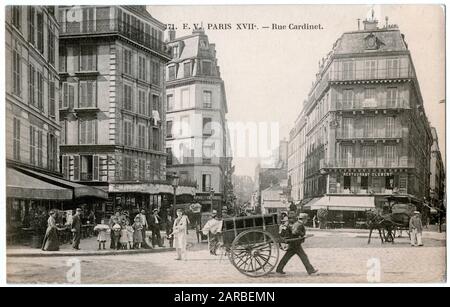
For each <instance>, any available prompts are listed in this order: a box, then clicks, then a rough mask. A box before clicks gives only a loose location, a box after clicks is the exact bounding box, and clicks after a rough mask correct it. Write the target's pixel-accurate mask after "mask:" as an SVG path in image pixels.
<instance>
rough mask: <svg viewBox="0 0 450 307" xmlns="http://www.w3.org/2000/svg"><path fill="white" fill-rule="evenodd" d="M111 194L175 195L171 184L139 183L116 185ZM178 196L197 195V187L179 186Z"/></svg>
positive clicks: (113, 186)
mask: <svg viewBox="0 0 450 307" xmlns="http://www.w3.org/2000/svg"><path fill="white" fill-rule="evenodd" d="M109 192H112V193H114V192H118V193H123V192H133V193H146V194H160V193H164V194H173V187H172V186H171V185H170V184H164V183H151V182H138V183H115V184H111V185H109ZM176 192H177V195H195V187H191V186H181V185H180V186H178V187H177V191H176Z"/></svg>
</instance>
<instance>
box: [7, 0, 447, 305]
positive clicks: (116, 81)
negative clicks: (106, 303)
mask: <svg viewBox="0 0 450 307" xmlns="http://www.w3.org/2000/svg"><path fill="white" fill-rule="evenodd" d="M54 4H55V5H52V6H49V5H45V6H42V5H34V6H33V5H30V6H25V5H17V4H14V3H10V4H9V5H5V6H4V11H5V18H4V22H5V25H4V26H3V27H2V28H3V29H4V40H5V41H4V55H5V68H4V69H5V74H4V76H5V80H4V83H3V84H4V93H5V101H4V102H5V109H4V119H5V121H4V123H5V128H6V129H5V143H4V144H2V145H3V146H5V157H4V158H5V160H4V161H5V162H6V163H5V164H4V165H5V166H4V168H5V181H4V184H3V185H4V186H5V194H6V195H3V203H5V206H3V207H4V208H5V215H6V231H5V234H4V236H5V237H4V239H5V241H6V246H7V247H6V252H5V253H6V272H5V273H6V283H7V284H8V285H22V284H35V285H42V284H153V285H159V284H231V285H233V284H256V283H263V284H285V283H289V284H305V283H315V284H335V283H336V284H341V283H358V284H364V283H378V284H386V283H427V284H443V283H446V282H447V261H446V257H447V254H446V247H447V243H446V237H447V233H446V230H447V227H446V207H447V206H446V196H447V195H446V182H445V178H446V170H445V163H446V152H445V150H446V144H445V139H446V133H445V132H446V131H445V111H446V97H445V60H446V54H445V41H446V37H445V22H446V19H445V17H446V16H445V7H444V6H443V5H439V4H420V5H419V4H401V5H400V4H395V5H394V4H391V5H387V4H386V5H384V4H375V5H373V4H361V5H356V4H354V5H342V4H335V5H330V4H327V5H325V4H318V5H300V4H296V5H294V4H290V5H275V4H273V5H267V4H266V5H257V4H252V5H189V6H184V5H152V4H151V3H149V5H106V4H101V5H69V4H68V3H61V4H58V3H54ZM2 31H3V30H2ZM272 294H273V293H270V292H265V291H263V290H261V291H256V292H251V293H250V292H249V293H247V292H239V293H238V297H237V299H243V298H244V299H246V300H248V301H255V300H256V301H258V300H259V301H267V300H270V299H272V297H271V295H272ZM184 295H187V296H184ZM228 295H230V297H231V298H230V299H231V300H236V296H235V294H233V295H231V294H229V293H223V295H222V296H223V299H227V298H228ZM190 299H191V300H192V299H194V297H192V296H189V293H180V296H179V297H178V300H179V301H182V300H186V301H189V300H190ZM195 299H197V298H195ZM198 299H200V297H199V298H198ZM210 299H211V298H210ZM215 299H216V300H218V299H219V296H217V297H215ZM174 300H176V298H174Z"/></svg>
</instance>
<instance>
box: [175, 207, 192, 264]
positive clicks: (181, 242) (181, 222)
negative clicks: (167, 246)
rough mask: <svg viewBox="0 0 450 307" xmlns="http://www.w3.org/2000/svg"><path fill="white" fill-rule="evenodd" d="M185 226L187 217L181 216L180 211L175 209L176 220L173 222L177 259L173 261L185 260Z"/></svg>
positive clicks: (181, 211)
mask: <svg viewBox="0 0 450 307" xmlns="http://www.w3.org/2000/svg"><path fill="white" fill-rule="evenodd" d="M187 224H188V222H187V216H186V215H183V210H182V209H177V218H176V219H175V221H174V222H173V236H174V244H175V248H176V249H177V258H175V260H181V259H184V260H186V234H187Z"/></svg>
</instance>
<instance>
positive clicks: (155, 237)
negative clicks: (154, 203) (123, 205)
mask: <svg viewBox="0 0 450 307" xmlns="http://www.w3.org/2000/svg"><path fill="white" fill-rule="evenodd" d="M148 224H149V225H150V227H151V229H152V245H153V247H155V246H156V245H158V246H159V247H164V246H163V245H162V244H161V217H160V216H159V215H158V209H153V215H152V216H151V217H150V219H149V221H148Z"/></svg>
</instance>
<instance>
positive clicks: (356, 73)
mask: <svg viewBox="0 0 450 307" xmlns="http://www.w3.org/2000/svg"><path fill="white" fill-rule="evenodd" d="M413 77H414V73H413V71H412V70H411V68H410V67H409V66H408V67H397V68H379V69H351V70H335V71H331V72H330V74H329V77H328V80H329V81H353V80H361V81H362V80H377V79H399V78H413Z"/></svg>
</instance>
